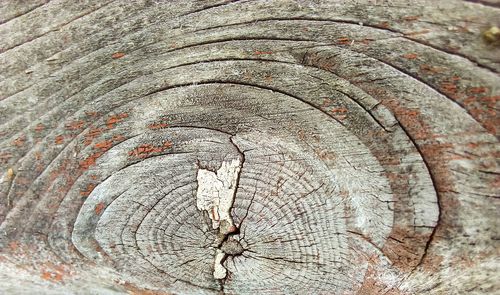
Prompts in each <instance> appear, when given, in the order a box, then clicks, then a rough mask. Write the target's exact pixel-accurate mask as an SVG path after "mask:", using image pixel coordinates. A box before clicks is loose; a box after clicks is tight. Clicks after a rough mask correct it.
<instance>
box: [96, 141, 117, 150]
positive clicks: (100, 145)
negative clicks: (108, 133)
mask: <svg viewBox="0 0 500 295" xmlns="http://www.w3.org/2000/svg"><path fill="white" fill-rule="evenodd" d="M112 146H113V141H111V140H104V141H101V142H98V143H96V144H95V145H94V147H95V148H97V149H100V150H103V151H107V150H109V149H110V148H111V147H112Z"/></svg>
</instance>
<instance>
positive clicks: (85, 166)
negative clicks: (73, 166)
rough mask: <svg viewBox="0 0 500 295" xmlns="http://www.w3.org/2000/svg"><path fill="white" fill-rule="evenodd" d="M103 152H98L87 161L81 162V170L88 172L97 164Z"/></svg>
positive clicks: (86, 159)
mask: <svg viewBox="0 0 500 295" xmlns="http://www.w3.org/2000/svg"><path fill="white" fill-rule="evenodd" d="M102 154H103V153H102V152H97V153H94V154H92V155H90V156H88V157H87V158H85V160H83V161H81V162H80V168H81V169H84V170H87V169H89V168H90V167H92V166H94V165H95V163H96V160H97V159H98V158H99V157H100V156H102Z"/></svg>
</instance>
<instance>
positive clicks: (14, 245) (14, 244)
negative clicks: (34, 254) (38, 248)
mask: <svg viewBox="0 0 500 295" xmlns="http://www.w3.org/2000/svg"><path fill="white" fill-rule="evenodd" d="M18 248H19V244H18V242H16V241H12V242H10V243H9V249H10V250H11V251H16V250H17V249H18Z"/></svg>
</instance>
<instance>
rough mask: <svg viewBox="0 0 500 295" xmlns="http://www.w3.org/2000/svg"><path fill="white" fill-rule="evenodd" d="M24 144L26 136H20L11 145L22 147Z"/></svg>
mask: <svg viewBox="0 0 500 295" xmlns="http://www.w3.org/2000/svg"><path fill="white" fill-rule="evenodd" d="M25 142H26V136H24V135H21V136H19V137H18V138H16V139H15V140H14V141H13V142H12V144H13V145H15V146H17V147H21V146H23V145H24V143H25Z"/></svg>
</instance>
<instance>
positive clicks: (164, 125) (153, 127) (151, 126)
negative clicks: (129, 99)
mask: <svg viewBox="0 0 500 295" xmlns="http://www.w3.org/2000/svg"><path fill="white" fill-rule="evenodd" d="M167 127H168V124H167V123H163V122H160V123H152V124H149V125H148V128H149V129H151V130H156V129H162V128H167Z"/></svg>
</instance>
